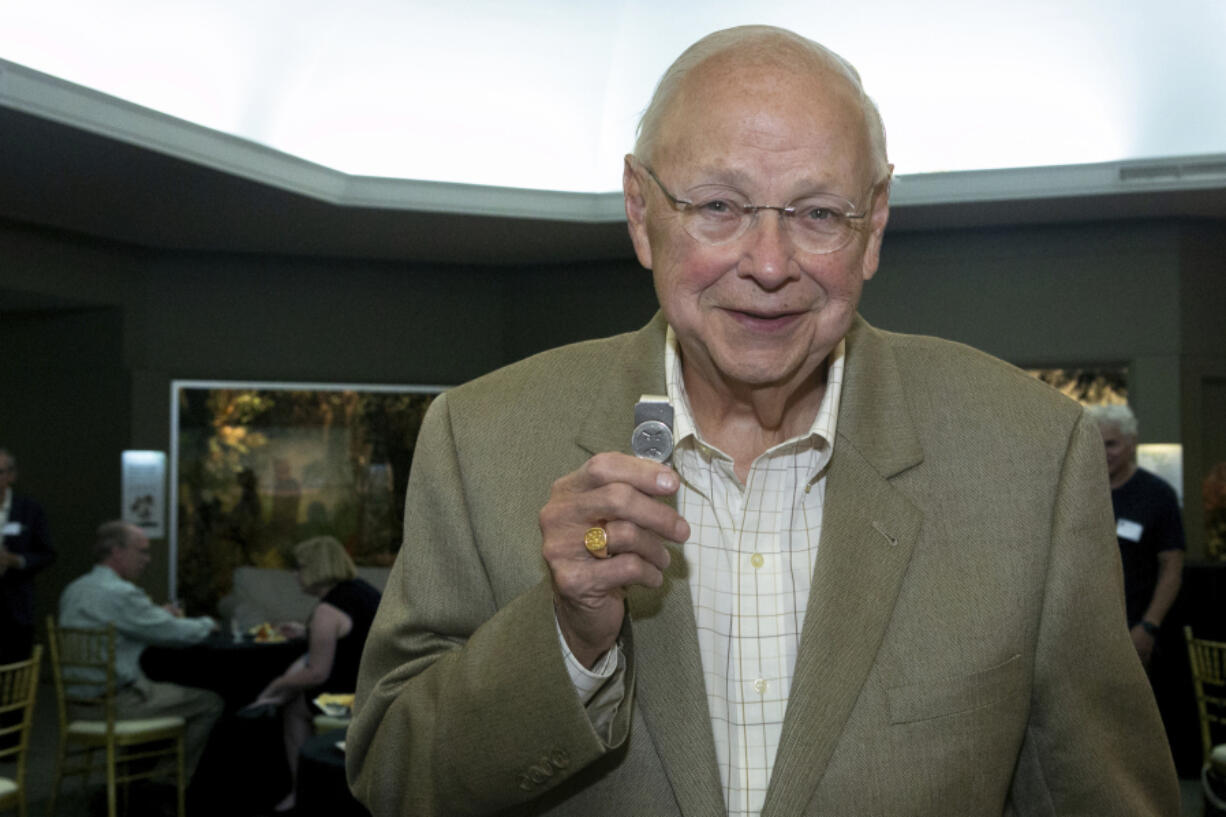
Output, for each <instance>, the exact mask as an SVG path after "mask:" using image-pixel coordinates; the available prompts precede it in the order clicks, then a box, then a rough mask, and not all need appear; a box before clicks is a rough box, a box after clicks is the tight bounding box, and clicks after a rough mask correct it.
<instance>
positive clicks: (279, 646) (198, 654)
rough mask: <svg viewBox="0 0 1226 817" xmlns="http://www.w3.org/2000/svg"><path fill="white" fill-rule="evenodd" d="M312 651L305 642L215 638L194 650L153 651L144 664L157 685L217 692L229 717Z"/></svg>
mask: <svg viewBox="0 0 1226 817" xmlns="http://www.w3.org/2000/svg"><path fill="white" fill-rule="evenodd" d="M306 649H307V645H306V640H305V639H294V640H292V641H282V642H279V643H274V644H262V643H258V642H256V641H253V640H251V639H246V638H245V639H243V640H242V641H238V642H236V641H235V640H234V639H233V638H232V637H231V636H229V635H222V634H221V633H214V634H213V635H211V636H209V637H208V638H207V639H205V640H204V641H202V642H201V643H199V644H193V645H192V646H190V647H147V648H146V649H145V651H144V652H143V653H141V657H140V663H141V668H142V669H143V670H144V671H145V674H146V675H148V676H149V677H150V678H151V679H152V680H154V681H169V682H171V683H175V684H181V685H183V686H193V687H203V688H204V689H211V690H213V691H214V692H216V693H217V694H219V695H221V697H222V698H223V699H224V700H225V702H226V712H227V714H229V713H231V712H233V711H234V710H236V709H240V708H242V707H244V706H246V705H247V704H249V703H251V702H252V701H253V700H255V696H257V695H259V694H260V691H261V690H263V689H264V687H265V686H267V685H268V682H269V681H271V680H272V679H273V678H276V677H277V676H278V675H280V674H281V673H283V672H285V669H286V667H288V666H289V665H290V664H291V663H292V662H293V661H294V659H295V658H297V657H298V656H300V655H302V654H303V653H304V652H306Z"/></svg>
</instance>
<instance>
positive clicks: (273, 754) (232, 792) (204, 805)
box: [141, 633, 307, 817]
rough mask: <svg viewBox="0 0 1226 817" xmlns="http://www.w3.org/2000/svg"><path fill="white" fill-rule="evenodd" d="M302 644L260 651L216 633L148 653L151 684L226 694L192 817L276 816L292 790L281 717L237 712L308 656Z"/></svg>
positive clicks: (192, 800)
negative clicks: (274, 808) (186, 644)
mask: <svg viewBox="0 0 1226 817" xmlns="http://www.w3.org/2000/svg"><path fill="white" fill-rule="evenodd" d="M306 648H307V647H306V641H305V640H302V639H298V640H294V641H285V642H280V643H276V644H261V643H256V642H254V641H252V640H249V639H244V640H243V641H241V642H235V641H234V640H233V638H232V637H231V636H229V635H225V636H223V635H221V634H220V633H216V634H214V635H213V636H210V637H209V638H208V639H207V640H205V641H203V642H201V643H200V644H196V645H193V646H190V647H148V648H146V649H145V651H144V652H143V653H142V654H141V668H142V669H143V670H144V671H145V674H146V675H148V676H149V678H150V679H152V680H154V681H168V682H170V683H175V684H181V685H183V686H195V687H203V688H204V689H211V690H213V691H214V692H216V693H218V694H219V695H221V697H222V699H223V700H224V701H225V706H226V708H225V712H224V713H223V715H222V717H221V719H220V720H219V721H218V722H217V725H216V726H214V727H213V732H212V734H211V735H210V736H209V743H208V746H207V747H206V748H205V750H204V755H203V756H202V757H201V759H200V766H199V767H198V768H197V769H196V773H195V775H193V776H192V780H191V784H190V786H189V787H188V811H189V813H191V814H193V815H224V816H225V817H247V815H254V814H264V813H267V812H269V811H271V806H272V805H273V804H275V803H277V802H278V801H279V800H280V799H281V798H282V797H284V796H285V794H286V793H287V792H288V791H289V789H290V777H289V767H288V765H287V764H286V762H285V749H284V744H283V742H282V737H281V718H280V717H278V716H277V715H276V714H275V713H273V714H272V715H271V716H270V717H264V718H258V719H251V718H243V717H239V716H238V715H236V714H235V713H236V712H237V711H238V710H240V709H242V708H243V707H245V706H246V705H247V704H249V703H251V702H252V701H253V700H255V698H256V696H257V695H259V694H260V692H261V691H262V690H263V689H264V687H265V686H267V685H268V682H269V681H271V680H272V679H273V678H276V677H277V676H278V675H280V674H281V673H283V672H284V671H285V669H286V668H287V667H288V666H289V665H290V664H291V663H293V661H294V660H295V659H296V658H298V656H300V655H302V654H303V653H304V652H306Z"/></svg>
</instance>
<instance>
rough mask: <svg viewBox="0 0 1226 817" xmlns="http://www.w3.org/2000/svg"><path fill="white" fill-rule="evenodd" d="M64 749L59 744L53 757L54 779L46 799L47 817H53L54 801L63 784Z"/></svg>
mask: <svg viewBox="0 0 1226 817" xmlns="http://www.w3.org/2000/svg"><path fill="white" fill-rule="evenodd" d="M65 751H66V747H65V746H64V744H63V743H60V746H59V751H58V752H57V753H56V755H55V777H54V778H53V782H52V784H51V796H50V797H48V798H47V817H55V800H56V798H57V797H59V794H60V785H61V784H62V783H63V782H64V753H65Z"/></svg>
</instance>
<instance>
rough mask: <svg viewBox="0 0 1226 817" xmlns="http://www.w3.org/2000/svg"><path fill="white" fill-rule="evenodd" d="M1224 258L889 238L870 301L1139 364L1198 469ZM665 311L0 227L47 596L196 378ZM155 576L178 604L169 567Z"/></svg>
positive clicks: (437, 379) (611, 324)
mask: <svg viewBox="0 0 1226 817" xmlns="http://www.w3.org/2000/svg"><path fill="white" fill-rule="evenodd" d="M1224 245H1226V227H1224V226H1223V225H1220V224H1195V223H1192V224H1182V223H1128V224H1110V223H1107V224H1087V225H1075V226H1054V227H1026V228H1020V227H1019V228H1011V229H1003V228H1002V229H991V230H960V231H940V232H914V233H896V234H887V238H886V244H885V251H884V256H883V261H882V266H881V269H880V271H879V272H878V274H877V276H876V278H875V279H874V280H873V281H871V282H870V283H869V284H868V286H867V288H866V291H865V297H864V301H863V311H864V313H865V315H866V317H868V319H869V320H870V321H872V322H874V323H875V324H877V325H879V326H882V327H884V328H890V329H896V330H900V331H910V332H922V333H926V334H934V335H940V336H943V337H949V338H952V339H956V340H960V341H964V342H966V343H969V344H972V345H974V346H978V347H980V348H983V349H985V350H986V351H989V352H991V353H993V354H997V355H999V356H1001V357H1004V358H1005V359H1007V360H1010V361H1011V362H1014V363H1017V364H1020V365H1044V366H1046V365H1052V366H1054V365H1077V364H1091V363H1121V364H1125V365H1128V366H1129V368H1130V373H1131V376H1132V383H1131V388H1132V389H1133V395H1134V397H1135V399H1136V407H1137V410H1138V414H1139V415H1140V416H1141V419H1142V436H1143V438H1144V439H1147V440H1153V441H1182V442H1184V444H1185V447H1186V451H1187V454H1186V456H1187V457H1188V458H1189V461H1196V462H1198V463H1199V460H1196V457H1199V456H1200V455H1199V453H1198V452H1199V451H1200V450H1201V449H1203V448H1206V447H1207V446H1216V445H1218V444H1219V438H1220V437H1221V435H1222V431H1221V428H1222V425H1221V424H1220V423H1213V424H1209V423H1207V422H1206V419H1207V418H1205V417H1204V416H1203V415H1204V412H1205V411H1206V410H1208V409H1206V408H1205V406H1210V405H1217V403H1216V402H1214V400H1216V399H1217V398H1216V397H1215V395H1217V394H1218V391H1215V390H1214V389H1215V388H1218V389H1219V391H1220V388H1219V387H1215V386H1214V385H1213V384H1214V383H1215V382H1216V383H1219V384H1220V383H1222V382H1226V337H1224V334H1226V320H1224V319H1223V315H1226V272H1224V271H1223V269H1222V264H1221V261H1220V259H1221V258H1223V257H1224V256H1226V247H1224ZM654 310H655V298H654V293H653V291H652V287H651V280H650V276H649V275H648V274H647V273H646V272H644V271H643V270H641V269H640V268H639V267H638V266H637V264H636V263H635V262H634V261H633V260H632V259H630V258H627V259H626V260H625V261H624V262H591V263H586V264H568V265H564V266H557V267H547V266H538V267H533V268H530V269H522V268H515V267H443V266H420V265H407V264H394V263H381V262H369V263H368V262H358V261H352V260H335V259H299V258H284V257H264V256H236V255H215V254H205V253H170V252H158V251H151V250H145V249H141V248H134V247H130V246H125V245H116V244H111V243H106V242H102V241H94V240H91V239H88V238H83V237H78V236H69V235H64V234H60V233H56V232H53V231H45V230H40V229H33V228H28V227H24V226H21V225H16V224H5V223H3V222H0V349H2V350H3V353H2V354H0V386H2V388H3V393H4V395H5V396H4V399H3V400H0V445H8V446H11V447H12V448H13V449H14V451H15V452H16V453H17V455H18V457H19V458H20V461H21V466H22V480H21V483H20V484H21V487H23V488H24V489H26V490H27V491H28V492H29V493H31V494H32V495H35V496H37V497H39V498H40V499H41V500H42V501H43V502H44V504H45V505H46V506H47V509H48V512H49V513H50V516H51V520H52V524H53V529H54V533H55V536H56V539H57V543H58V545H59V549H60V553H61V560H60V562H59V564H58V565H57V566H56V567H55V568H53V569H52V570H51V571H49V573H48V575H47V576H46V577H45V578H44V579H43V581H42V585H41V587H40V598H41V601H40V604H43V605H44V606H46V604H53V603H54V598H55V596H56V595H58V592H59V588H60V587H62V585H63V584H64V583H65V582H67V581H68V580H70V579H71V578H73V577H74V576H75V575H77V574H78V573H80V572H81V571H82V570H83V569H84V567H85V566H87V565H88V564H89V558H88V547H89V542H90V538H91V536H90V534H91V531H92V530H93V528H94V526H96V525H97V523H98V522H99V521H101V520H103V519H105V518H108V517H113V516H116V515H118V504H119V497H118V495H119V467H118V466H119V452H120V451H121V450H122V449H124V448H149V449H157V450H167V448H168V446H169V422H170V383H171V381H172V380H174V379H202V380H260V381H308V382H341V383H390V384H427V385H450V384H454V383H458V382H462V381H464V380H466V379H469V378H471V377H474V376H476V375H479V374H481V373H483V372H486V371H489V370H491V369H493V368H496V367H498V366H501V365H503V364H505V363H508V362H511V361H513V360H517V359H519V358H521V357H524V356H525V355H528V354H531V353H533V352H536V351H539V350H541V349H545V348H548V347H551V346H555V345H558V344H560V343H565V342H568V341H572V340H578V339H581V338H585V337H596V336H601V335H606V334H610V333H613V332H619V331H624V330H629V329H633V328H635V327H637V326H639V325H641V324H642V323H644V322H645V321H646V320H647V318H648V317H650V315H651V314H652V312H653V311H654ZM1214 378H1217V380H1216V381H1215V380H1214ZM1202 393H1204V394H1205V395H1208V396H1207V397H1204V396H1202ZM1218 402H1220V401H1218ZM1207 426H1209V427H1207ZM1215 450H1217V449H1215ZM1190 487H1191V486H1190ZM1197 487H1198V486H1197ZM1196 493H1198V490H1194V491H1192V495H1196ZM147 584H148V586H149V587H150V589H151V591H152V592H153V594H154V595H155V596H157V595H158V594H159V591H164V589H165V586H166V576H165V571H164V570H163V571H157V570H156V569H155V570H153V571H151V572H150V575H149V577H148V580H147Z"/></svg>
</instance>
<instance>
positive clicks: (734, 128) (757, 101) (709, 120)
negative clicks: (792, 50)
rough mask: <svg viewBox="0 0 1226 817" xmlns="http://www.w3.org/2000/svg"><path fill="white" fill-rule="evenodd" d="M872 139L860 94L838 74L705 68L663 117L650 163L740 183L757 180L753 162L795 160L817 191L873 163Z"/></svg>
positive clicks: (770, 68)
mask: <svg viewBox="0 0 1226 817" xmlns="http://www.w3.org/2000/svg"><path fill="white" fill-rule="evenodd" d="M867 133H868V129H867V126H866V122H865V118H864V109H863V107H862V106H861V104H860V102H859V96H858V93H857V92H856V91H855V89H853V88H852V87H851V86H850V84H849V83H848V81H847V80H846V78H845V77H842V76H841V75H836V74H834V73H832V72H829V71H827V72H825V73H824V74H822V75H820V76H819V75H815V74H814V73H812V72H798V71H796V70H794V69H791V68H788V67H784V66H778V65H771V64H763V65H758V64H755V65H752V66H750V67H749V68H747V69H746V70H743V71H737V70H728V69H727V66H717V67H714V68H711V69H710V70H708V69H707V65H706V64H705V63H704V64H703V65H702V66H699V67H698V68H695V69H694V71H692V72H691V74H690V75H688V76H687V77H686V79H685V81H684V83H683V85H682V87H681V88H680V89H679V91H678V93H677V95H676V99H674V101H673V102H672V104H671V105H670V107H669V109H668V111H667V113H666V114H665V116H664V117H663V119H662V121H661V126H660V131H659V136H658V142H657V145H656V148H655V151H654V153H655V155H654V156H653V157H652V159H651V160H652V161H653V163H654V164H655V165H656V166H657V167H660V166H665V165H668V164H670V163H671V164H674V165H677V166H679V167H684V168H685V169H686V170H688V171H694V172H701V173H703V174H704V175H707V176H718V177H719V178H720V179H721V180H722V181H724V182H726V183H737V182H745V181H749V180H751V179H752V177H753V174H752V171H751V170H750V169H749V168H748V167H747V165H751V164H752V163H753V162H754V160H755V159H756V158H768V157H769V159H770V160H771V161H776V160H783V161H784V163H786V162H787V158H788V156H790V155H794V156H796V157H797V159H798V161H797V162H796V163H797V164H798V166H802V167H804V168H805V169H806V170H807V171H808V172H810V173H811V174H813V178H812V179H811V181H812V182H813V183H818V184H820V183H822V182H823V181H826V180H827V179H829V178H834V177H838V176H841V175H843V174H845V173H846V172H848V171H849V170H851V169H852V168H857V169H858V168H860V167H862V166H864V165H866V164H867V163H868V162H869V161H870V152H871V148H870V145H869V142H868V138H867ZM816 157H820V159H821V161H814V159H815V158H816ZM801 159H803V161H800V160H801Z"/></svg>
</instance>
